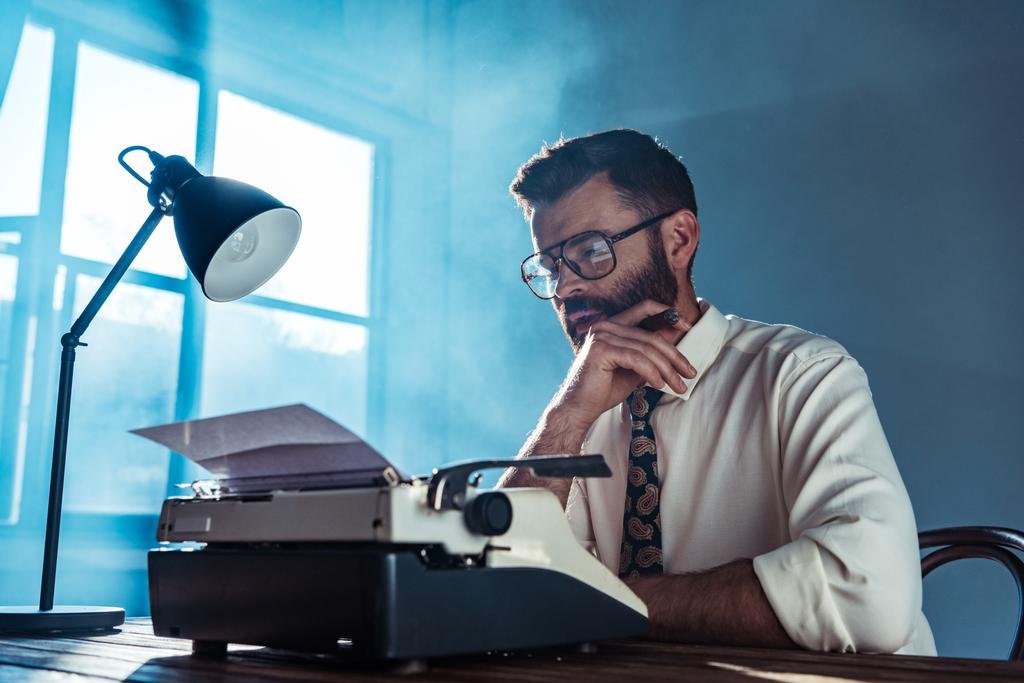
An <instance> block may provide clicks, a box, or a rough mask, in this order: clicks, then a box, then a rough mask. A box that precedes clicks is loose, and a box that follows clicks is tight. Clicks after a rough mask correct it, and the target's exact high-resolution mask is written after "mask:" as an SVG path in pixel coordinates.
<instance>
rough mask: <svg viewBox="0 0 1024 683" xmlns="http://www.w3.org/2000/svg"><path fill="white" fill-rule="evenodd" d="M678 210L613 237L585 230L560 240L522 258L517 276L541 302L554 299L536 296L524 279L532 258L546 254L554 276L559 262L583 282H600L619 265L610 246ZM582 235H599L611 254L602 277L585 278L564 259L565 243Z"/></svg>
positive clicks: (649, 219)
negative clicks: (527, 264)
mask: <svg viewBox="0 0 1024 683" xmlns="http://www.w3.org/2000/svg"><path fill="white" fill-rule="evenodd" d="M679 210H680V209H673V210H672V211H666V212H665V213H660V214H658V215H657V216H655V217H654V218H648V219H647V220H645V221H643V222H641V223H637V224H636V225H634V226H633V227H631V228H626V229H625V230H623V231H622V232H617V233H615V234H614V235H606V234H604V233H603V232H601V231H600V230H586V231H584V232H580V233H576V234H575V235H573V236H572V237H567V238H565V239H564V240H562V241H561V242H559V243H557V244H552V245H551V246H550V247H548V248H547V249H543V250H541V251H536V252H534V253H532V254H530V255H529V256H527V257H526V258H524V259H523V262H522V263H520V264H519V274H520V277H522V279H523V282H524V283H526V286H527V288H528V289H529V290H530V291H531V292H533V295H534V296H535V297H537V298H538V299H541V300H543V301H550V300H551V299H554V298H555V295H554V294H552V295H551V296H541V295H540V294H537V292H536V291H534V289H533V287H530V280H529V279H528V278H527V277H526V262H527V261H529V260H530V259H532V258H536V257H537V256H543V255H544V254H547V255H548V256H550V257H551V258H552V260H554V269H555V272H556V274H557V272H558V262H559V261H561V262H562V263H564V264H565V265H567V266H569V269H570V270H572V272H574V273H576V275H578V276H579V277H581V278H583V279H584V280H600V279H601V278H604V277H608V276H609V275H611V274H612V273H614V272H615V267H616V266H617V265H619V261H618V257H617V256H616V255H615V248H614V247H613V246H612V245H613V244H615V243H616V242H621V241H622V240H624V239H626V238H627V237H629V236H630V235H635V234H636V233H638V232H640V231H641V230H644V229H646V228H650V227H652V226H654V225H657V224H658V223H660V222H661V221H663V220H665V219H666V218H668V217H669V216H671V215H672V214H674V213H675V212H676V211H679ZM583 235H599V236H600V237H601V239H603V240H604V241H605V242H606V243H607V244H608V251H610V252H611V254H612V267H611V269H610V270H609V271H608V272H607V273H605V274H604V275H599V276H597V277H587V276H586V275H584V274H583V273H581V272H580V271H579V269H578V268H577V267H576V266H575V265H574V264H573V262H572V261H570V260H569V259H567V258H565V245H566V243H568V242H571V241H572V240H575V239H579V238H580V237H582V236H583ZM555 249H557V250H558V256H554V255H553V254H552V253H551V252H553V251H554V250H555ZM556 281H557V278H556Z"/></svg>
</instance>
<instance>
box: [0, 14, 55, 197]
mask: <svg viewBox="0 0 1024 683" xmlns="http://www.w3.org/2000/svg"><path fill="white" fill-rule="evenodd" d="M52 67H53V31H51V30H50V29H44V28H39V27H37V26H33V25H32V24H25V28H24V30H23V31H22V34H21V42H20V43H19V44H18V56H17V57H16V58H15V61H14V70H13V71H11V79H10V81H9V82H8V84H7V93H6V95H5V94H4V93H0V98H2V99H3V105H2V106H0V149H2V150H3V156H4V163H3V164H0V216H34V215H35V214H37V213H39V190H40V187H41V185H42V182H43V147H44V144H45V142H46V121H47V113H48V111H49V107H48V106H47V105H48V103H49V99H50V72H51V71H52Z"/></svg>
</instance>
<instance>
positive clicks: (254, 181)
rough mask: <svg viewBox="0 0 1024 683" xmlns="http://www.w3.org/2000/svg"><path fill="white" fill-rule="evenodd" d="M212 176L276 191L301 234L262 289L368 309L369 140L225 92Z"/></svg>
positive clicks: (323, 304)
mask: <svg viewBox="0 0 1024 683" xmlns="http://www.w3.org/2000/svg"><path fill="white" fill-rule="evenodd" d="M217 107H218V109H217V112H218V113H217V146H216V154H215V156H214V159H215V161H214V172H215V174H216V175H222V176H227V177H229V178H236V179H238V180H241V181H244V182H247V183H249V184H251V185H255V186H257V187H259V188H261V189H263V190H266V191H267V192H269V193H270V194H272V195H274V196H275V197H277V198H278V199H280V200H281V201H282V202H284V203H285V204H287V205H288V206H291V207H294V208H295V209H296V210H298V212H299V213H300V214H301V215H302V236H301V237H300V238H299V245H298V246H297V247H296V249H295V253H293V254H292V257H291V258H290V259H289V260H288V263H286V264H285V265H284V267H283V268H282V269H281V271H280V272H279V273H278V274H277V275H276V276H275V277H274V278H273V279H272V280H271V281H270V282H268V283H267V284H266V285H264V286H263V287H261V288H260V289H259V290H258V292H257V293H258V294H262V295H264V296H270V297H275V298H279V299H285V300H287V301H294V302H296V303H301V304H307V305H310V306H318V307H320V308H327V309H330V310H334V311H342V312H345V313H352V314H355V315H366V314H367V309H368V303H367V272H368V267H367V264H368V263H369V251H370V250H369V239H370V206H371V191H372V188H371V183H372V178H373V146H372V145H371V144H369V143H367V142H365V141H363V140H358V139H356V138H353V137H349V136H347V135H341V134H339V133H335V132H333V131H330V130H327V129H326V128H321V127H320V126H316V125H314V124H312V123H310V122H308V121H305V120H303V119H299V118H296V117H294V116H290V115H288V114H285V113H283V112H280V111H277V110H275V109H271V108H269V107H265V106H263V105H262V104H258V103H256V102H253V101H252V100H248V99H246V98H244V97H240V96H238V95H235V94H232V93H230V92H226V91H222V92H221V93H220V96H219V98H218V104H217Z"/></svg>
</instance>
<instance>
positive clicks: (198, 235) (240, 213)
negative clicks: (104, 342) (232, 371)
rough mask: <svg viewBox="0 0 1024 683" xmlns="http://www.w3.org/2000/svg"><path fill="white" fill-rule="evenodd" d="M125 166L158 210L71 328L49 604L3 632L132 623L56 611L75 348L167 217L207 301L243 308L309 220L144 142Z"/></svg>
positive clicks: (51, 522) (63, 379)
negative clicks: (140, 159) (147, 164)
mask: <svg viewBox="0 0 1024 683" xmlns="http://www.w3.org/2000/svg"><path fill="white" fill-rule="evenodd" d="M134 151H142V152H146V153H147V154H148V155H149V160H150V161H151V162H152V164H153V171H152V172H151V174H150V180H149V181H146V180H145V179H144V178H143V177H142V176H141V175H139V174H138V173H137V172H136V171H135V169H133V168H132V167H131V166H130V165H128V163H127V162H126V161H125V155H126V154H128V153H129V152H134ZM117 160H118V162H119V163H120V164H121V166H123V167H124V168H125V170H127V171H128V172H129V173H130V174H131V175H132V176H133V177H134V178H135V179H136V180H138V181H139V182H140V183H142V184H143V185H145V186H147V187H148V188H149V190H148V193H147V196H148V199H149V203H150V205H152V207H153V211H152V212H151V213H150V214H149V217H148V218H147V219H146V222H145V223H143V224H142V227H141V228H140V229H139V232H138V233H137V234H136V235H135V237H134V238H133V239H132V241H131V243H130V244H129V245H128V247H127V248H126V249H125V250H124V253H123V254H122V255H121V257H120V258H119V259H118V260H117V263H115V264H114V267H113V268H112V269H111V270H110V273H109V274H108V275H107V277H106V278H105V279H104V280H103V282H102V283H101V284H100V286H99V289H97V290H96V293H95V294H94V295H93V297H92V299H90V300H89V303H88V304H87V305H86V307H85V309H84V310H83V311H82V314H81V315H80V316H79V317H78V319H77V320H76V321H75V322H74V324H73V325H72V326H71V330H70V331H69V332H67V333H66V334H65V335H64V336H62V337H61V339H60V344H61V347H62V348H63V350H62V351H61V355H60V380H59V383H58V385H57V387H58V388H57V419H56V426H55V428H54V434H53V465H52V469H51V473H50V502H49V510H48V513H47V517H46V541H45V545H44V552H43V575H42V587H41V589H40V592H39V607H38V608H37V607H35V606H13V607H11V606H8V607H0V630H10V631H24V632H45V631H64V630H80V629H110V628H114V627H115V626H119V625H120V624H122V623H124V610H123V609H121V608H119V607H93V606H68V605H59V606H56V607H54V605H53V591H54V583H55V580H56V575H57V540H58V536H59V534H60V512H61V499H62V497H63V492H64V460H65V456H66V453H67V443H68V420H69V417H70V410H71V377H72V373H73V371H74V366H75V348H76V347H79V346H86V344H85V342H83V341H81V337H82V335H83V334H84V333H85V330H86V328H88V327H89V323H91V322H92V319H93V318H94V317H96V313H97V312H98V311H99V310H100V307H101V306H102V305H103V303H104V302H105V301H106V300H107V297H108V296H110V292H111V291H112V290H113V289H114V286H115V285H117V283H118V282H119V281H120V280H121V278H122V277H123V276H124V274H125V271H127V270H128V267H129V266H130V265H131V263H132V261H134V260H135V257H136V256H137V255H138V253H139V251H140V250H141V249H142V247H143V245H144V244H145V243H146V240H148V239H149V236H150V235H152V234H153V230H154V229H155V228H156V226H157V224H158V223H159V222H160V220H161V219H162V218H163V217H164V216H173V217H174V232H175V234H176V236H177V238H178V246H179V247H180V248H181V253H182V255H183V256H184V257H185V263H187V264H188V268H189V270H190V271H191V272H192V274H193V275H194V276H195V278H196V280H198V281H199V284H200V286H201V287H202V289H203V294H205V295H206V297H207V298H208V299H211V300H213V301H233V300H235V299H239V298H241V297H243V296H245V295H246V294H249V293H250V292H252V291H253V290H255V289H256V288H258V287H259V286H260V285H262V284H264V283H265V282H266V281H267V280H269V279H270V278H271V277H272V276H273V275H274V273H276V272H277V271H278V270H279V269H280V268H281V266H283V265H284V262H285V261H287V260H288V257H289V256H291V253H292V251H293V250H294V249H295V245H296V243H297V242H298V240H299V232H300V230H301V226H302V221H301V219H300V218H299V214H298V212H297V211H295V209H292V208H290V207H287V206H285V205H284V204H282V203H281V202H279V201H278V200H277V199H275V198H274V197H271V196H270V195H269V194H267V193H266V192H264V191H262V190H260V189H257V188H255V187H253V186H251V185H246V184H245V183H241V182H238V181H237V180H230V179H227V178H217V177H212V176H204V175H202V174H201V173H199V171H197V170H196V169H195V167H193V166H192V164H190V163H188V162H187V161H186V160H185V159H184V158H183V157H180V156H170V157H164V156H163V155H161V154H158V153H157V152H154V151H152V150H150V149H148V148H146V147H142V146H138V145H136V146H132V147H127V148H125V149H124V150H122V151H121V153H120V154H119V155H118V157H117Z"/></svg>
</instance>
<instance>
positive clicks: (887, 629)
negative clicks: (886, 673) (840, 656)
mask: <svg viewBox="0 0 1024 683" xmlns="http://www.w3.org/2000/svg"><path fill="white" fill-rule="evenodd" d="M915 578H916V585H915V583H914V582H913V581H893V580H891V577H890V579H889V580H885V579H869V580H865V581H864V582H862V583H860V585H858V586H856V587H855V588H854V587H849V586H847V587H846V589H845V590H844V592H845V593H847V597H846V599H842V600H840V601H839V602H841V603H842V607H840V614H841V618H842V621H843V623H844V625H845V627H846V631H847V636H848V639H849V643H848V648H847V649H849V650H850V651H852V652H872V653H893V652H896V651H897V650H899V649H900V648H902V647H903V646H905V645H906V644H907V643H908V642H909V641H910V640H911V638H912V637H913V634H914V629H915V628H916V626H917V619H918V614H919V612H920V610H921V583H920V575H918V576H917V577H915Z"/></svg>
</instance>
